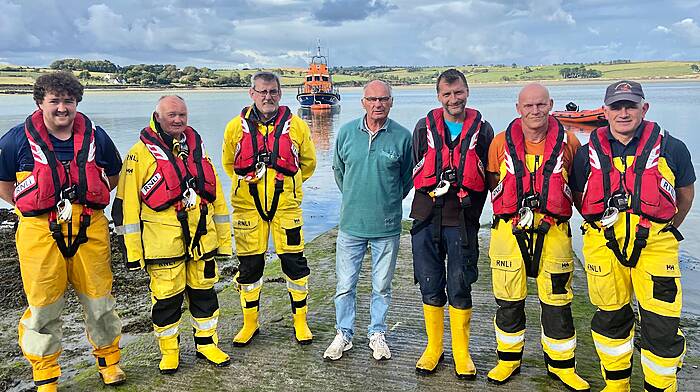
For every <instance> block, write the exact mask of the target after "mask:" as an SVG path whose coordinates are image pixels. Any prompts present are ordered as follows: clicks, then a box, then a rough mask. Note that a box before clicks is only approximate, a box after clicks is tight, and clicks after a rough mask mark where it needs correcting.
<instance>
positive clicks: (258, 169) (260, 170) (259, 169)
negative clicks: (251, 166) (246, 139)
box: [245, 162, 267, 184]
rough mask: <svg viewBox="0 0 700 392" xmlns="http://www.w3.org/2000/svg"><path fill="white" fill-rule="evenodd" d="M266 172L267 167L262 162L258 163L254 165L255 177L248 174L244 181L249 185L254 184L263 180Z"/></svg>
mask: <svg viewBox="0 0 700 392" xmlns="http://www.w3.org/2000/svg"><path fill="white" fill-rule="evenodd" d="M266 171H267V165H265V163H263V162H258V163H256V164H255V175H253V173H250V174H248V175H247V176H245V181H246V182H247V183H249V184H256V183H257V182H258V181H260V180H261V179H262V178H263V176H264V175H265V172H266Z"/></svg>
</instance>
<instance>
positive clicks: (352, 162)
mask: <svg viewBox="0 0 700 392" xmlns="http://www.w3.org/2000/svg"><path fill="white" fill-rule="evenodd" d="M392 105H393V97H392V96H391V86H389V84H387V83H385V82H382V81H380V80H373V81H371V82H369V83H367V84H366V85H365V87H364V92H363V98H362V106H363V107H364V109H365V115H364V116H363V117H360V118H358V119H355V120H353V121H351V122H349V123H347V124H345V125H343V127H341V128H340V131H338V136H337V138H336V142H335V154H334V158H333V172H334V174H335V181H336V183H337V184H338V188H339V189H340V192H341V193H342V195H343V199H342V204H341V209H340V224H339V230H338V238H337V241H336V268H335V273H336V278H337V280H338V282H337V286H336V293H335V315H336V330H337V332H336V336H335V339H334V340H333V342H332V343H331V344H330V346H329V347H328V349H327V350H326V352H325V353H324V354H323V357H324V358H327V359H330V360H337V359H340V358H341V357H342V356H343V352H344V351H347V350H349V349H351V348H352V337H353V332H354V331H353V326H354V323H355V293H356V288H357V281H358V279H359V276H360V269H361V268H362V260H363V259H364V256H365V252H366V251H367V247H368V246H369V248H370V249H371V252H372V300H371V304H370V325H369V326H368V332H367V336H368V338H369V347H370V348H371V349H372V355H373V357H374V359H376V360H380V359H389V358H391V352H390V351H389V346H388V345H387V344H386V340H385V337H384V335H385V333H386V331H387V326H386V316H387V312H388V310H389V304H390V302H391V281H392V278H393V276H394V269H395V268H396V257H397V254H398V250H399V236H400V234H401V200H402V199H403V198H404V197H406V195H407V194H408V193H409V191H410V190H411V188H412V184H411V170H412V166H413V165H412V163H413V162H412V157H411V151H412V150H411V133H410V132H409V131H408V130H407V129H406V128H404V127H403V126H401V125H400V124H399V123H397V122H396V121H393V120H391V119H389V111H390V110H391V106H392ZM368 146H369V148H368ZM358 211H361V213H358Z"/></svg>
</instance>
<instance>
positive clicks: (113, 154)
mask: <svg viewBox="0 0 700 392" xmlns="http://www.w3.org/2000/svg"><path fill="white" fill-rule="evenodd" d="M49 138H50V139H51V143H52V144H53V149H54V152H55V153H56V158H57V159H58V160H59V161H70V160H72V159H73V155H74V154H73V137H71V138H70V139H68V140H59V139H57V138H55V137H54V136H52V135H51V134H49ZM95 162H96V163H97V165H98V166H100V167H101V168H103V169H104V170H105V174H106V175H107V176H108V177H110V176H114V175H117V174H119V172H120V171H121V169H122V159H121V156H120V155H119V151H118V150H117V147H116V146H115V145H114V143H113V142H112V139H110V138H109V136H108V135H107V132H105V130H104V129H102V128H101V127H99V126H97V127H95ZM33 168H34V157H33V156H32V151H31V149H30V147H29V140H27V135H26V134H25V133H24V123H22V124H19V125H16V126H15V127H13V128H12V129H10V130H9V131H8V132H7V133H6V134H4V135H3V136H2V138H0V181H12V182H14V181H17V172H23V171H32V169H33Z"/></svg>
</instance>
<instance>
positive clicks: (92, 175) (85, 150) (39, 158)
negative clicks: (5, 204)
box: [13, 110, 109, 216]
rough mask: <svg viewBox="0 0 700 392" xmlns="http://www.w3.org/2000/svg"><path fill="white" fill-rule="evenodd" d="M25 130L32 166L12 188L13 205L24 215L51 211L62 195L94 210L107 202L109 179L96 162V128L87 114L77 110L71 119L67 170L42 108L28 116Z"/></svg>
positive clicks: (101, 207) (102, 206)
mask: <svg viewBox="0 0 700 392" xmlns="http://www.w3.org/2000/svg"><path fill="white" fill-rule="evenodd" d="M24 133H25V134H26V136H27V140H28V141H29V146H30V149H31V151H32V156H33V157H34V168H33V169H32V173H31V174H30V175H29V176H28V177H27V178H25V179H24V180H23V181H22V182H20V183H19V184H17V186H16V187H15V191H14V196H13V200H14V202H15V206H17V209H19V211H20V212H21V213H22V215H23V216H38V215H41V214H45V213H47V212H49V211H53V210H55V208H56V204H58V202H59V201H60V200H61V199H62V198H69V199H71V202H77V203H78V204H81V205H83V206H85V207H88V208H91V209H96V210H101V209H103V208H105V207H107V205H109V182H108V180H107V176H106V174H105V172H104V170H103V169H102V168H101V167H99V166H97V163H96V162H95V151H96V147H95V128H94V126H93V124H92V122H91V121H90V119H88V118H87V116H85V115H84V114H82V113H80V112H78V113H77V114H76V116H75V119H74V120H73V159H72V160H71V161H70V164H69V166H68V170H66V169H65V168H64V165H63V164H62V163H61V162H60V161H59V160H58V159H57V158H56V154H55V153H54V149H53V144H52V143H51V139H50V138H49V132H48V130H47V129H46V124H44V118H43V113H42V111H41V110H36V111H35V112H34V113H33V114H32V115H31V116H29V117H27V119H26V121H25V122H24Z"/></svg>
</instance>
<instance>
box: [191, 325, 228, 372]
mask: <svg viewBox="0 0 700 392" xmlns="http://www.w3.org/2000/svg"><path fill="white" fill-rule="evenodd" d="M204 339H206V340H208V341H207V343H208V344H200V343H197V342H202V341H203V340H204ZM218 344H219V336H218V334H217V333H216V332H214V335H212V336H210V337H207V338H202V337H197V336H195V346H196V347H197V358H202V359H206V360H207V361H209V363H211V364H213V365H216V366H218V367H225V366H228V365H230V364H231V358H229V356H228V354H226V353H225V352H223V351H221V349H220V348H219V346H218Z"/></svg>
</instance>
